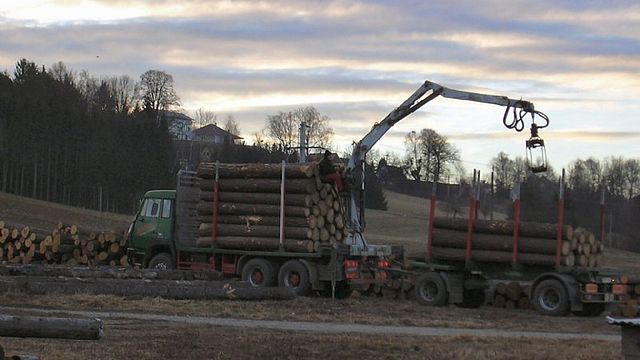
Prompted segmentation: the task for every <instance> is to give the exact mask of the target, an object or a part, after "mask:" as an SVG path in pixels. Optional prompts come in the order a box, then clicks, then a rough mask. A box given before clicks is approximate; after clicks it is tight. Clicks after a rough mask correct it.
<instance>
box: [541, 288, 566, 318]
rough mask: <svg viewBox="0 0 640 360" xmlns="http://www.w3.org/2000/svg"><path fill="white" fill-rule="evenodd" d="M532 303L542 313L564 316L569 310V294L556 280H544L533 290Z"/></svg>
mask: <svg viewBox="0 0 640 360" xmlns="http://www.w3.org/2000/svg"><path fill="white" fill-rule="evenodd" d="M533 305H534V306H535V308H536V310H537V311H538V313H540V314H542V315H549V316H564V315H566V314H567V313H568V312H569V295H567V290H566V289H565V288H564V285H562V283H561V282H559V281H558V280H555V279H549V280H544V281H542V282H540V284H538V286H536V288H535V289H534V291H533Z"/></svg>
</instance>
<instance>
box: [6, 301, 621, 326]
mask: <svg viewBox="0 0 640 360" xmlns="http://www.w3.org/2000/svg"><path fill="white" fill-rule="evenodd" d="M0 304H2V305H3V306H21V307H36V308H48V309H65V310H96V311H97V310H99V311H109V310H114V311H136V312H147V313H157V314H165V315H190V316H214V317H227V318H237V319H254V320H291V321H317V322H339V323H353V324H374V325H398V326H429V327H457V328H475V329H504V330H523V331H543V332H544V331H554V332H571V333H590V334H618V333H619V329H618V328H617V327H614V326H610V325H607V323H606V321H605V320H604V318H603V317H596V318H584V317H576V316H567V317H561V318H557V317H548V316H541V315H539V314H538V313H536V312H535V311H533V310H517V309H513V310H509V309H497V308H493V307H491V306H485V307H481V308H478V309H463V308H458V307H456V306H448V307H443V308H439V307H438V308H436V307H424V306H420V305H418V304H417V303H416V302H415V301H400V300H389V299H384V298H371V297H353V298H349V299H345V300H332V299H325V298H318V297H301V298H296V299H294V300H291V301H275V300H274V301H230V300H167V299H161V298H138V299H135V298H134V299H132V298H121V297H117V296H110V295H97V296H94V295H80V294H77V295H56V296H55V299H53V298H52V297H51V296H34V295H30V296H28V297H26V296H25V295H24V294H21V293H9V294H3V295H0Z"/></svg>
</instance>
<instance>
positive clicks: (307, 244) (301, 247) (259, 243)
mask: <svg viewBox="0 0 640 360" xmlns="http://www.w3.org/2000/svg"><path fill="white" fill-rule="evenodd" d="M196 245H197V246H199V247H207V246H211V245H213V241H212V240H211V237H200V238H198V240H197V241H196ZM215 245H216V246H217V247H219V248H222V249H238V250H264V251H274V250H278V248H279V245H280V239H279V238H257V237H240V236H220V237H217V238H216V241H215ZM283 246H284V250H286V251H290V252H301V253H310V252H313V251H314V249H313V241H311V240H291V239H285V240H284V241H283Z"/></svg>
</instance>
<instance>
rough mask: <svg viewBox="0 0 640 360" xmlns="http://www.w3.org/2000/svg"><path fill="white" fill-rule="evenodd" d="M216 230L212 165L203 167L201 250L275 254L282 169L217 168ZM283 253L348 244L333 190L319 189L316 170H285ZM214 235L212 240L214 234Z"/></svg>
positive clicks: (291, 167) (325, 186)
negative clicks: (273, 252) (221, 249)
mask: <svg viewBox="0 0 640 360" xmlns="http://www.w3.org/2000/svg"><path fill="white" fill-rule="evenodd" d="M217 172H218V206H217V209H216V211H217V214H216V219H217V224H216V227H215V229H212V223H213V214H214V204H215V203H214V186H215V185H214V184H215V181H216V180H215V176H216V164H215V163H201V164H200V165H199V166H198V171H197V174H198V176H199V177H200V178H201V180H200V190H201V193H200V202H199V203H198V205H197V211H198V216H199V218H200V219H199V220H200V227H199V236H200V237H199V238H198V240H197V242H196V245H197V246H199V247H208V246H212V245H214V243H215V246H217V247H220V248H227V249H241V250H266V251H273V250H278V248H279V244H280V210H281V209H280V203H281V196H280V192H281V188H280V186H281V176H282V165H281V164H218V170H217ZM284 185H285V197H284V198H285V201H284V202H285V217H284V220H285V221H284V241H283V247H284V250H285V251H291V252H304V253H310V252H314V251H317V250H318V248H319V247H320V245H321V244H335V243H340V242H343V241H344V239H345V238H346V227H345V218H344V208H343V206H342V201H341V199H340V197H339V195H338V192H337V191H336V189H335V187H334V186H332V185H330V184H328V183H323V182H322V181H321V179H320V176H319V171H318V166H317V164H286V165H285V182H284ZM214 230H215V234H216V236H215V240H214V239H213V237H212V232H213V231H214Z"/></svg>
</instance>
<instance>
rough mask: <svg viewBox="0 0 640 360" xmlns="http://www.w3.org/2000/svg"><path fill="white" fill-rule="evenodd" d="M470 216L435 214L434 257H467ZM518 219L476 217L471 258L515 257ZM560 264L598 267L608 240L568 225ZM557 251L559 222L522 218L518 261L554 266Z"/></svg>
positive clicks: (508, 259)
mask: <svg viewBox="0 0 640 360" xmlns="http://www.w3.org/2000/svg"><path fill="white" fill-rule="evenodd" d="M467 229H468V224H467V219H461V218H435V219H434V221H433V237H432V239H431V241H432V243H431V245H432V247H433V258H434V259H437V260H449V261H451V260H453V261H464V260H465V255H466V254H465V253H466V244H467V232H468V230H467ZM513 231H514V222H513V221H502V220H480V219H479V220H475V221H474V224H473V234H472V241H471V243H472V250H473V251H472V252H471V258H472V260H473V261H476V262H496V263H510V262H512V261H513V244H514V241H513V240H514V236H513ZM561 237H562V241H561V244H560V255H561V258H560V265H561V266H566V267H573V266H580V267H598V266H602V265H604V255H603V251H604V244H603V243H602V242H601V241H599V240H597V239H596V237H595V236H594V234H593V233H591V232H590V231H588V230H586V229H583V228H576V229H574V228H573V227H572V226H570V225H564V226H563V227H562V230H561ZM556 251H557V225H556V224H548V223H537V222H520V223H519V236H518V251H517V262H518V263H520V264H525V265H535V266H553V265H555V261H556Z"/></svg>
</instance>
